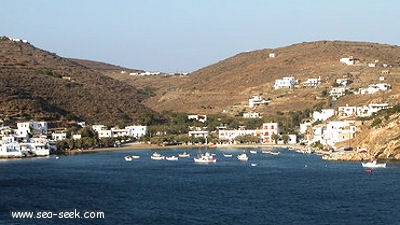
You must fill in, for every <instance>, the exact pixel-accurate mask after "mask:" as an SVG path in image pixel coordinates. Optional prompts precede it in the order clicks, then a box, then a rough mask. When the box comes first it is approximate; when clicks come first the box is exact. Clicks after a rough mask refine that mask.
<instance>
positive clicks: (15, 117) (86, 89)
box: [0, 37, 160, 125]
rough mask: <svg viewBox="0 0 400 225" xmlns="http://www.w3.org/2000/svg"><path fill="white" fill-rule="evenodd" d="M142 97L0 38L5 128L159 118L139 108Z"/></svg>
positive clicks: (0, 97) (74, 64)
mask: <svg viewBox="0 0 400 225" xmlns="http://www.w3.org/2000/svg"><path fill="white" fill-rule="evenodd" d="M81 62H82V61H81ZM147 97H148V96H147V95H146V94H144V93H143V92H141V91H139V90H137V89H136V88H135V87H133V86H130V85H127V84H126V83H123V82H120V81H117V80H115V79H112V78H110V77H108V76H105V75H103V74H102V73H100V72H98V71H96V70H93V69H90V68H88V67H87V66H83V65H81V64H80V63H78V62H76V61H74V60H70V59H66V58H62V57H59V56H57V55H56V54H54V53H50V52H47V51H44V50H41V49H38V48H36V47H34V46H32V45H31V44H29V43H25V42H22V41H15V40H10V39H9V38H7V37H1V38H0V110H1V116H2V119H3V121H4V123H5V124H9V125H15V122H17V121H26V120H30V119H35V120H46V121H50V122H52V123H56V124H57V125H66V124H67V123H69V122H70V121H73V120H84V121H86V122H88V123H104V124H107V125H117V124H128V123H135V122H136V123H138V122H140V121H141V120H143V119H147V118H160V116H159V114H157V113H155V112H154V111H152V110H151V109H149V108H148V107H146V106H145V105H143V104H142V102H143V100H144V99H146V98H147Z"/></svg>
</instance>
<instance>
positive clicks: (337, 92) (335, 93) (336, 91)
mask: <svg viewBox="0 0 400 225" xmlns="http://www.w3.org/2000/svg"><path fill="white" fill-rule="evenodd" d="M345 93H346V88H345V87H333V88H332V89H331V90H330V91H329V96H331V97H333V98H340V97H342V96H344V95H345Z"/></svg>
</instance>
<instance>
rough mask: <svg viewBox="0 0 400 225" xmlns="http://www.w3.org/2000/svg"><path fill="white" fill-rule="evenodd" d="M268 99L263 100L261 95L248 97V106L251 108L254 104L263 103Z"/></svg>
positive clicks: (266, 102)
mask: <svg viewBox="0 0 400 225" xmlns="http://www.w3.org/2000/svg"><path fill="white" fill-rule="evenodd" d="M269 102H270V101H267V100H264V99H263V98H262V97H261V96H258V95H255V96H252V97H251V98H249V107H250V108H253V107H254V106H256V105H265V104H268V103H269Z"/></svg>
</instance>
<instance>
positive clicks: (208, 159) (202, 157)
mask: <svg viewBox="0 0 400 225" xmlns="http://www.w3.org/2000/svg"><path fill="white" fill-rule="evenodd" d="M193 160H194V162H195V163H215V162H217V158H215V157H214V155H212V154H210V153H209V152H206V153H205V154H199V155H198V156H197V157H194V158H193Z"/></svg>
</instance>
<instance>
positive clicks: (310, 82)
mask: <svg viewBox="0 0 400 225" xmlns="http://www.w3.org/2000/svg"><path fill="white" fill-rule="evenodd" d="M320 84H321V77H318V78H308V79H307V80H306V81H305V82H304V83H303V87H313V88H316V87H318V86H319V85H320Z"/></svg>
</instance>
